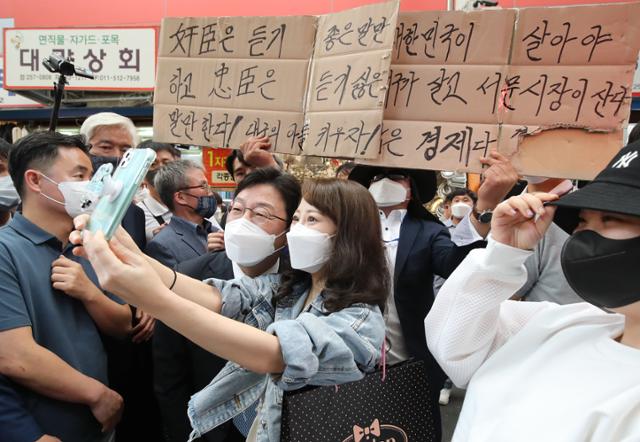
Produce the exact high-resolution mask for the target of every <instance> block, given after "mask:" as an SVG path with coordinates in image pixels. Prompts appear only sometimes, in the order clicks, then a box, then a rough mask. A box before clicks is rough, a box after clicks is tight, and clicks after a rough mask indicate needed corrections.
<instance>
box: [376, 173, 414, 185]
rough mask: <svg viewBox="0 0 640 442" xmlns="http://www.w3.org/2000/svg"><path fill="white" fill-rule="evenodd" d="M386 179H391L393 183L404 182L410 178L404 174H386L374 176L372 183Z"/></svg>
mask: <svg viewBox="0 0 640 442" xmlns="http://www.w3.org/2000/svg"><path fill="white" fill-rule="evenodd" d="M384 178H389V179H390V180H391V181H402V180H406V179H407V178H409V177H408V176H407V175H405V174H402V173H386V172H385V173H380V174H378V175H376V176H374V177H373V179H372V180H371V182H372V183H375V182H376V181H380V180H382V179H384Z"/></svg>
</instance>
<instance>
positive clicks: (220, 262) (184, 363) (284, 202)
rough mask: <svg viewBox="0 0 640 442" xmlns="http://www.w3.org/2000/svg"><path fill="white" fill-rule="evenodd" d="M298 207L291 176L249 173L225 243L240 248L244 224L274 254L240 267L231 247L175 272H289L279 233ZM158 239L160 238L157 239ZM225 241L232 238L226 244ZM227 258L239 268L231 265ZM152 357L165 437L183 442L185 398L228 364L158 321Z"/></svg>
mask: <svg viewBox="0 0 640 442" xmlns="http://www.w3.org/2000/svg"><path fill="white" fill-rule="evenodd" d="M299 202H300V185H299V184H298V182H297V181H296V180H295V178H293V177H292V176H290V175H287V174H283V173H282V172H280V171H279V170H276V169H274V168H266V169H259V170H257V171H255V172H252V173H250V174H249V175H247V176H246V178H244V180H243V181H242V183H240V184H239V185H238V188H237V190H236V197H235V199H234V201H233V203H232V204H231V207H230V210H229V218H228V225H227V227H228V228H227V231H226V234H225V241H226V242H228V243H229V245H233V244H236V245H237V244H240V243H241V242H242V241H240V242H238V240H237V237H233V232H234V231H235V229H234V228H233V225H232V223H233V222H234V221H239V220H240V219H242V218H244V219H245V220H248V221H250V222H252V223H254V224H256V225H257V226H259V227H260V228H261V229H262V230H264V231H265V232H266V233H267V234H271V235H274V236H275V238H276V239H275V241H274V243H273V249H272V250H274V252H272V253H271V254H269V255H268V256H266V257H264V258H263V259H262V260H261V261H260V262H258V263H257V264H255V265H252V266H245V265H242V264H240V263H239V262H241V261H242V259H241V256H238V257H235V256H234V255H235V254H237V253H238V250H237V247H235V248H233V249H230V250H229V254H230V255H231V257H230V256H227V253H226V252H224V251H220V252H215V253H207V254H205V255H203V256H200V257H198V258H194V259H191V260H188V261H184V262H182V263H180V264H178V267H177V270H178V271H179V272H180V273H184V274H186V275H188V276H191V277H192V278H196V279H200V280H205V279H209V278H217V279H225V280H229V279H234V278H239V277H251V278H255V277H258V276H260V275H263V274H269V273H281V272H283V271H286V270H289V269H290V266H289V261H288V254H287V252H286V249H285V248H284V245H285V242H286V239H285V235H284V232H286V231H287V230H288V229H289V226H290V224H291V218H292V217H293V214H294V212H295V210H296V208H297V207H298V204H299ZM164 230H166V228H165V229H164ZM230 232H231V233H230ZM161 234H162V232H160V234H158V236H159V235H161ZM227 235H232V236H231V237H228V238H227ZM253 240H254V239H252V238H251V237H249V241H247V242H246V244H248V245H249V247H250V246H251V245H252V241H253ZM152 243H153V242H152ZM234 250H235V251H234ZM230 258H233V259H235V260H236V261H239V262H233V261H232V260H231V259H230ZM153 356H154V366H155V371H154V386H155V391H156V396H157V398H158V402H159V404H160V409H161V411H162V415H163V419H164V424H165V432H166V434H167V436H168V439H169V441H170V442H182V441H185V440H187V438H188V436H189V433H190V432H191V425H190V423H189V419H188V418H187V404H188V402H189V398H190V397H191V396H192V395H193V394H194V393H196V392H198V391H200V390H201V389H202V388H204V387H205V386H206V385H208V384H209V382H210V381H211V380H212V379H213V378H214V377H215V375H216V374H217V373H218V371H220V369H222V367H223V366H224V365H225V364H226V362H227V361H225V360H223V359H221V358H219V357H217V356H216V355H214V354H212V353H209V352H208V351H206V350H204V349H202V348H201V347H199V346H197V345H195V344H194V343H192V342H191V341H189V340H188V339H186V338H184V337H182V336H181V335H179V334H178V333H176V332H175V331H173V330H171V329H170V328H168V327H167V326H166V325H164V324H162V323H161V322H159V321H158V323H157V324H156V330H155V334H154V339H153ZM240 419H242V416H241V417H240ZM246 424H247V425H246V426H244V425H243V427H244V428H245V429H248V427H249V426H250V425H251V421H247V422H246ZM245 436H246V435H243V434H240V433H239V431H238V430H237V429H236V428H235V425H234V422H233V421H229V422H227V423H226V424H224V425H221V426H219V427H217V428H215V429H214V430H212V431H210V432H209V433H207V434H205V435H204V436H203V437H202V438H201V439H202V440H206V441H208V442H214V441H215V442H220V441H226V442H231V441H244V440H245Z"/></svg>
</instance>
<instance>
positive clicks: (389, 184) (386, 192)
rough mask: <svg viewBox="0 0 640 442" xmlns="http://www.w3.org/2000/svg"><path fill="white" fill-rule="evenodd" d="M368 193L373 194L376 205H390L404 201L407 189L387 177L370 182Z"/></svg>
mask: <svg viewBox="0 0 640 442" xmlns="http://www.w3.org/2000/svg"><path fill="white" fill-rule="evenodd" d="M369 193H371V196H373V199H374V201H375V202H376V204H377V205H378V207H391V206H395V205H398V204H401V203H403V202H405V200H406V199H407V189H405V187H404V186H403V185H402V184H400V183H396V182H395V181H393V180H390V179H389V178H383V179H381V180H380V181H376V182H375V183H371V185H370V186H369Z"/></svg>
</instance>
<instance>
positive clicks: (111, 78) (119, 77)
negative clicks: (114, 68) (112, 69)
mask: <svg viewBox="0 0 640 442" xmlns="http://www.w3.org/2000/svg"><path fill="white" fill-rule="evenodd" d="M94 76H95V79H96V80H102V81H140V75H116V74H113V75H108V74H94Z"/></svg>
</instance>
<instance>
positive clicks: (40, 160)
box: [9, 132, 89, 197]
mask: <svg viewBox="0 0 640 442" xmlns="http://www.w3.org/2000/svg"><path fill="white" fill-rule="evenodd" d="M61 147H65V148H76V149H80V150H82V151H83V152H84V153H85V154H87V157H88V156H89V147H88V146H87V145H86V144H85V142H84V137H83V136H82V135H62V134H61V133H58V132H34V133H32V134H29V135H27V136H26V137H24V138H22V139H20V141H18V142H17V143H15V144H14V145H13V147H12V149H11V152H10V153H9V174H10V175H11V180H12V181H13V184H14V185H15V186H16V190H17V191H18V194H19V195H20V196H21V197H24V173H25V172H26V171H27V169H39V170H47V169H48V168H49V167H51V165H53V163H54V162H55V160H56V159H57V158H58V150H59V149H60V148H61Z"/></svg>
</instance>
